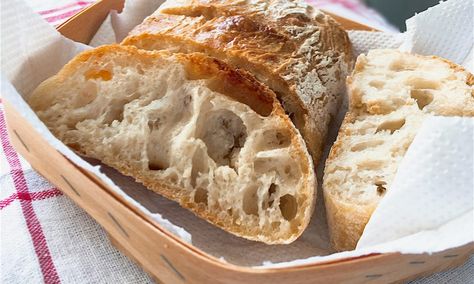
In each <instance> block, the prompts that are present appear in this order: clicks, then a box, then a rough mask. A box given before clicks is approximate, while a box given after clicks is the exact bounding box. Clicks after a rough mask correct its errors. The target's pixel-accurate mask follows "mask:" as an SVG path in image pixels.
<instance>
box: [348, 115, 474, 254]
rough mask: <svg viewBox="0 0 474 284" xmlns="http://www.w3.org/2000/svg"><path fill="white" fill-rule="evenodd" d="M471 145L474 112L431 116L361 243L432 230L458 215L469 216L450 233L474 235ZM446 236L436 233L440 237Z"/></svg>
mask: <svg viewBox="0 0 474 284" xmlns="http://www.w3.org/2000/svg"><path fill="white" fill-rule="evenodd" d="M473 148H474V118H461V117H435V116H433V117H430V118H428V119H427V120H426V121H425V122H424V124H423V126H422V128H421V129H420V131H419V132H418V134H417V135H416V137H415V140H414V141H413V143H412V145H411V146H410V148H409V149H408V151H407V153H406V154H405V157H404V158H403V160H402V163H401V164H400V167H399V170H398V172H397V174H396V176H395V180H394V181H393V182H392V185H391V187H390V190H389V191H387V194H386V195H385V196H384V198H383V199H382V201H381V202H380V204H379V205H378V207H377V209H376V210H375V212H374V213H373V214H372V217H371V219H370V222H369V223H368V224H367V226H366V227H365V230H364V234H363V235H362V238H361V239H360V241H359V243H358V244H357V248H363V247H368V246H371V245H377V244H380V243H384V242H389V241H393V240H397V239H400V238H402V237H405V236H408V235H411V234H415V233H418V232H421V231H425V230H434V229H437V228H439V227H440V226H442V225H444V224H446V223H448V222H450V221H452V220H456V219H458V218H465V222H464V223H460V224H459V225H460V227H459V228H456V229H455V231H453V232H452V235H456V236H458V237H462V238H464V239H465V240H466V241H469V240H471V241H472V240H473V234H474V214H473V208H474V156H473V153H474V149H473ZM464 215H467V217H463V216H464ZM468 217H469V218H468ZM447 237H448V238H451V237H452V236H451V235H449V236H447ZM445 241H447V240H445V239H441V238H439V239H438V242H439V243H444V242H445Z"/></svg>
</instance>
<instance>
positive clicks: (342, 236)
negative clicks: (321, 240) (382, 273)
mask: <svg viewBox="0 0 474 284" xmlns="http://www.w3.org/2000/svg"><path fill="white" fill-rule="evenodd" d="M473 84H474V77H473V75H472V74H470V73H469V72H467V71H465V70H464V69H463V68H461V67H460V66H457V65H455V64H453V63H450V62H449V61H447V60H444V59H442V58H439V57H425V56H419V55H413V54H408V53H403V52H399V51H397V50H372V51H370V52H369V53H368V55H367V56H364V55H361V56H359V58H358V59H357V62H356V66H355V69H354V71H353V73H352V75H351V76H350V77H349V78H348V79H347V86H348V91H349V100H350V105H349V110H348V113H347V114H346V117H345V119H344V122H343V124H342V126H341V128H340V130H339V135H338V137H337V141H336V142H335V144H334V146H333V147H332V149H331V152H330V155H329V158H328V159H327V161H326V168H325V173H324V182H323V189H324V197H325V203H326V210H327V217H328V223H329V229H330V235H331V242H332V245H333V247H334V248H335V249H337V250H350V249H354V248H355V246H356V244H357V242H358V240H359V238H360V236H361V234H362V232H363V230H364V227H365V225H366V224H367V222H368V220H369V218H370V216H371V214H372V212H373V211H374V209H375V208H376V207H377V204H378V203H379V202H380V200H381V199H382V198H383V196H384V194H385V193H386V192H387V191H388V190H390V185H391V183H392V181H393V179H394V176H395V174H396V172H397V168H398V165H399V164H400V161H401V160H402V158H403V156H404V154H405V153H406V151H407V149H408V147H409V146H410V143H411V142H412V141H413V139H414V137H415V135H416V134H417V131H418V129H419V128H420V127H421V125H422V123H423V120H424V119H425V118H426V117H427V116H429V115H440V116H474V87H473ZM414 174H416V173H414ZM400 210H403V208H400Z"/></svg>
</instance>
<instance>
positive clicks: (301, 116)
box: [123, 0, 352, 161]
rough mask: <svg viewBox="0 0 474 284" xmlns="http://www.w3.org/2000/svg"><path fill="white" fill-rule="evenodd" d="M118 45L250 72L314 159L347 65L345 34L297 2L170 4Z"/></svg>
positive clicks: (348, 47)
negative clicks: (188, 55)
mask: <svg viewBox="0 0 474 284" xmlns="http://www.w3.org/2000/svg"><path fill="white" fill-rule="evenodd" d="M123 44H128V45H136V46H138V47H140V48H145V49H147V48H151V49H170V50H175V51H178V52H186V51H199V52H203V53H206V54H208V55H211V56H214V57H217V58H219V59H221V60H224V61H226V62H227V63H231V64H232V65H234V66H238V67H239V68H243V69H245V70H248V71H249V72H251V73H252V74H253V75H254V76H255V77H256V78H257V79H258V80H259V81H261V82H263V83H265V84H267V85H268V86H269V87H270V88H271V89H273V90H274V91H275V92H276V94H277V96H278V97H279V99H280V100H281V101H282V102H283V105H284V108H285V110H286V111H287V113H289V114H290V117H291V118H292V120H293V122H294V123H295V125H296V126H297V128H299V129H300V131H301V132H302V135H303V137H304V138H305V141H306V143H307V146H308V148H309V149H310V152H311V154H313V158H314V159H315V161H317V160H319V156H320V151H321V148H322V146H323V142H324V138H325V135H326V131H327V124H328V123H329V121H328V120H329V119H330V118H329V117H322V116H324V114H326V113H328V112H329V113H330V114H331V115H333V114H334V113H335V111H336V108H337V106H335V105H337V104H338V102H337V101H338V98H328V97H330V96H337V95H339V94H341V93H342V90H343V88H344V80H345V75H346V74H347V73H348V71H349V69H350V66H351V62H352V51H351V45H350V41H349V39H348V36H347V34H346V32H345V31H343V30H342V29H341V28H340V26H339V25H338V24H337V23H336V22H335V21H334V20H333V19H332V18H330V17H329V16H327V15H325V14H324V13H322V12H320V11H318V10H315V9H313V8H312V7H311V6H310V5H308V4H306V3H304V2H302V1H297V0H291V1H288V0H285V1H283V0H271V1H263V0H257V1H228V0H226V1H223V0H217V1H216V0H211V1H203V0H202V1H201V0H190V1H168V2H165V3H164V4H163V5H162V6H161V7H160V9H159V10H158V11H156V12H155V13H154V14H153V15H151V16H150V17H148V18H147V19H146V20H145V21H144V22H143V23H142V24H141V25H139V26H137V27H136V28H135V29H134V30H133V31H132V32H131V33H130V35H129V36H128V37H127V38H126V39H125V40H124V41H123ZM333 101H334V102H333ZM315 120H317V121H318V122H317V123H315V122H314V121H315Z"/></svg>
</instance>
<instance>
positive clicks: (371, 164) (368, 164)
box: [357, 160, 385, 170]
mask: <svg viewBox="0 0 474 284" xmlns="http://www.w3.org/2000/svg"><path fill="white" fill-rule="evenodd" d="M384 164H385V163H384V162H383V161H380V160H364V161H362V162H359V164H357V169H358V170H378V169H381V168H382V166H384Z"/></svg>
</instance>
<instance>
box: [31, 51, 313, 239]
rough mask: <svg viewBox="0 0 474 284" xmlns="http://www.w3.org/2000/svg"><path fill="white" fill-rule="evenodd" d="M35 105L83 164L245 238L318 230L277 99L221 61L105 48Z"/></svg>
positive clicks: (301, 160)
mask: <svg viewBox="0 0 474 284" xmlns="http://www.w3.org/2000/svg"><path fill="white" fill-rule="evenodd" d="M230 84H233V87H235V88H238V89H239V90H240V92H243V93H244V94H246V96H247V97H251V98H252V100H248V99H245V96H243V97H242V96H240V97H239V95H240V94H238V95H236V94H234V93H232V92H226V88H229V85H230ZM246 91H247V92H246ZM252 92H254V93H252ZM29 104H30V105H31V106H32V108H33V109H34V110H35V111H36V112H37V114H38V116H39V117H40V119H41V120H42V121H44V122H45V123H46V125H47V126H48V127H49V129H51V131H52V132H53V133H54V135H55V136H57V137H58V138H59V139H61V140H62V141H63V142H64V143H65V144H67V145H69V146H70V147H72V148H73V149H75V150H76V151H78V152H79V153H81V154H83V155H85V156H88V157H92V158H96V159H99V160H101V161H102V162H103V163H105V164H107V165H110V166H112V167H114V168H116V169H118V170H120V171H121V172H122V173H124V174H126V175H131V176H133V177H134V178H135V179H136V180H137V181H139V182H141V183H143V184H144V185H145V186H147V187H148V188H150V189H152V190H154V191H156V192H158V193H160V194H163V195H165V196H166V197H168V198H171V199H174V200H175V201H178V202H180V204H181V205H182V206H183V207H186V208H188V209H191V210H192V211H194V212H195V213H196V214H198V215H199V216H201V217H204V218H206V219H207V220H208V221H210V222H212V223H214V224H216V225H218V226H220V227H222V228H224V229H226V230H228V231H230V232H232V233H234V234H236V235H239V236H243V237H245V238H248V239H252V240H259V241H263V242H267V243H288V242H291V241H293V240H294V239H296V237H297V236H299V235H300V234H301V233H302V231H303V230H304V228H305V227H306V225H307V223H308V222H309V218H310V216H311V212H312V207H313V202H314V190H315V188H314V187H315V180H314V174H313V169H312V163H311V160H310V158H309V154H308V153H307V150H306V148H305V144H304V141H303V139H302V138H301V136H300V135H299V133H298V132H297V130H296V129H295V128H294V126H293V125H292V124H291V122H290V120H289V119H288V117H287V116H286V115H284V113H283V110H282V109H281V106H280V105H279V103H278V101H277V100H276V99H275V95H274V94H273V93H272V92H271V91H269V90H268V89H266V88H265V87H264V86H261V85H260V84H259V83H258V82H257V81H255V80H252V78H251V77H248V76H246V75H245V74H244V73H240V72H238V71H234V70H233V69H230V68H228V67H227V66H226V65H225V64H223V63H221V62H218V61H216V60H215V59H211V58H208V57H207V56H205V55H202V54H187V55H183V54H181V55H179V54H170V53H166V52H148V51H140V50H137V49H136V48H134V47H121V46H108V47H103V48H99V49H97V50H94V51H88V52H85V53H83V54H81V55H79V56H78V57H76V58H75V59H74V60H73V61H72V62H71V63H69V64H68V65H67V66H66V67H64V69H63V70H62V71H61V72H60V73H59V74H58V75H56V76H54V77H52V78H50V79H48V80H47V81H45V82H44V83H42V84H41V85H40V86H39V87H38V88H37V89H36V90H35V92H34V93H33V94H32V96H31V98H30V100H29Z"/></svg>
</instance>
